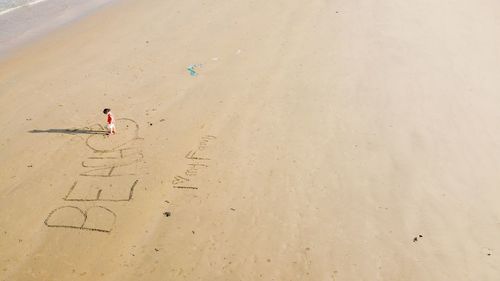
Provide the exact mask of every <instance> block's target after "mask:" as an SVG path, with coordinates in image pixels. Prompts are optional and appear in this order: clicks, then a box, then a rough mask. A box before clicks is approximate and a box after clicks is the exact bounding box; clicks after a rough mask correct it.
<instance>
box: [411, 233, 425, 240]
mask: <svg viewBox="0 0 500 281" xmlns="http://www.w3.org/2000/svg"><path fill="white" fill-rule="evenodd" d="M423 237H424V236H423V235H422V234H419V235H418V236H415V237H414V238H413V242H418V238H423Z"/></svg>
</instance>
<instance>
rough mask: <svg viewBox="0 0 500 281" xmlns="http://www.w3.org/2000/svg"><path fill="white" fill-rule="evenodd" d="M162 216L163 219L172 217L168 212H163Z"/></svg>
mask: <svg viewBox="0 0 500 281" xmlns="http://www.w3.org/2000/svg"><path fill="white" fill-rule="evenodd" d="M163 215H164V216H165V217H167V218H168V217H170V216H171V215H172V213H170V212H165V213H163Z"/></svg>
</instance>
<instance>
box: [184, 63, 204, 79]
mask: <svg viewBox="0 0 500 281" xmlns="http://www.w3.org/2000/svg"><path fill="white" fill-rule="evenodd" d="M198 67H201V64H191V65H189V67H188V68H187V70H188V71H189V74H190V75H191V76H193V77H194V76H197V75H198V72H196V70H195V68H198Z"/></svg>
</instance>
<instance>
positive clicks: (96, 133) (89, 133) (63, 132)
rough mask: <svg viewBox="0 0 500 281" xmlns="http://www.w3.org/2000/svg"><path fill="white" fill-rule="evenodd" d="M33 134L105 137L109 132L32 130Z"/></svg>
mask: <svg viewBox="0 0 500 281" xmlns="http://www.w3.org/2000/svg"><path fill="white" fill-rule="evenodd" d="M29 132H30V133H32V134H41V133H47V134H68V135H105V134H106V133H107V131H104V130H92V129H47V130H31V131H29Z"/></svg>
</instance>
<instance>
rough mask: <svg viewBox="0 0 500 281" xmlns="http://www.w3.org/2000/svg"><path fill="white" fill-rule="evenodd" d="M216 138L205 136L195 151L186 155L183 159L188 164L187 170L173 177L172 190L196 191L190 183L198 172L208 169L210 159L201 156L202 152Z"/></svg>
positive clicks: (195, 187)
mask: <svg viewBox="0 0 500 281" xmlns="http://www.w3.org/2000/svg"><path fill="white" fill-rule="evenodd" d="M215 139H216V137H215V136H212V135H206V136H204V137H202V138H201V140H200V142H199V143H198V146H197V147H196V149H194V150H191V151H189V152H188V153H186V155H185V156H184V158H186V159H188V160H189V161H190V163H188V164H187V166H188V168H187V169H186V170H185V171H184V173H183V174H182V175H176V176H174V178H173V180H172V186H173V188H178V189H198V187H197V186H194V185H193V184H192V183H191V180H192V179H193V178H194V177H196V176H197V175H198V173H199V171H200V170H203V169H206V168H208V162H209V161H210V158H208V157H206V155H204V154H203V151H204V150H205V149H206V148H207V147H208V144H209V143H210V141H213V140H215Z"/></svg>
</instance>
